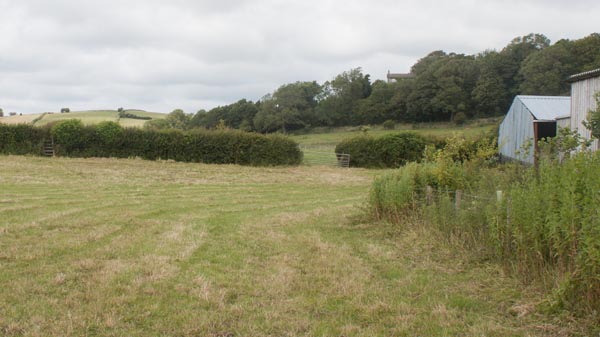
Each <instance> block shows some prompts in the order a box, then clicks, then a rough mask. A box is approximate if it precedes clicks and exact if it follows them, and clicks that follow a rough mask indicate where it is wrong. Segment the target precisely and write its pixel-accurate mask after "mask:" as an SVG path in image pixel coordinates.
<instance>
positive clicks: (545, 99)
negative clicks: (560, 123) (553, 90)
mask: <svg viewBox="0 0 600 337" xmlns="http://www.w3.org/2000/svg"><path fill="white" fill-rule="evenodd" d="M517 99H519V100H520V101H521V102H523V104H524V105H525V107H527V110H529V112H530V113H531V114H532V115H533V117H534V118H535V119H537V120H555V119H557V118H559V117H566V116H570V115H571V97H565V96H523V95H520V96H517Z"/></svg>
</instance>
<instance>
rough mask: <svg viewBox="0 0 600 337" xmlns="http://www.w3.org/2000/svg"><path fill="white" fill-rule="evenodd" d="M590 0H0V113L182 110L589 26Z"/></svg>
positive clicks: (598, 8)
mask: <svg viewBox="0 0 600 337" xmlns="http://www.w3.org/2000/svg"><path fill="white" fill-rule="evenodd" d="M599 18H600V1H597V0H568V1H567V0H521V1H517V0H504V1H503V0H492V1H475V0H455V1H434V0H414V1H412V0H408V1H406V0H371V1H365V0H303V1H283V0H219V1H207V0H170V1H159V0H102V1H95V0H0V108H3V109H4V111H5V112H9V111H16V112H22V113H33V112H44V111H57V110H60V108H61V107H69V108H71V110H89V109H116V108H118V107H125V108H138V109H144V110H149V111H159V112H169V111H172V110H173V109H176V108H182V109H184V110H185V111H186V112H189V113H194V112H196V111H197V110H199V109H210V108H213V107H215V106H217V105H223V104H229V103H233V102H235V101H237V100H238V99H241V98H246V99H250V100H253V101H255V100H257V99H260V98H261V97H262V96H263V95H265V94H267V93H269V92H273V91H274V90H275V89H277V87H279V86H280V85H282V84H285V83H290V82H295V81H309V80H310V81H312V80H316V81H318V82H319V83H323V82H324V81H326V80H329V79H331V78H333V77H334V76H335V75H337V74H339V73H341V72H343V71H345V70H349V69H351V68H356V67H362V68H363V71H364V72H365V73H367V74H370V75H371V78H372V79H373V80H375V79H383V78H385V74H386V73H387V71H388V69H389V70H391V71H392V72H408V71H409V70H410V67H411V66H412V65H413V64H414V63H415V62H416V61H417V60H418V59H419V58H421V57H423V56H425V55H427V54H428V53H429V52H431V51H434V50H439V49H442V50H444V51H446V52H457V53H465V54H474V53H477V52H480V51H484V50H486V49H496V50H499V49H501V48H502V47H504V46H505V45H506V44H508V43H509V42H510V40H512V39H513V38H514V37H516V36H522V35H526V34H528V33H531V32H535V33H542V34H545V35H546V36H547V37H548V38H550V39H551V40H552V41H553V42H555V41H557V40H559V39H563V38H568V39H578V38H582V37H585V36H587V35H589V34H590V33H593V32H595V31H596V32H597V31H599V30H600V26H599V25H598V20H599Z"/></svg>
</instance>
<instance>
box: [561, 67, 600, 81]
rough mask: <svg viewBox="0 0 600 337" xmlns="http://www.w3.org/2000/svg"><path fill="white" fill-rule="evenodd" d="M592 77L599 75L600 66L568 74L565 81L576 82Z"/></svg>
mask: <svg viewBox="0 0 600 337" xmlns="http://www.w3.org/2000/svg"><path fill="white" fill-rule="evenodd" d="M592 77H600V68H598V69H594V70H590V71H586V72H584V73H579V74H575V75H572V76H569V78H568V79H567V81H569V82H577V81H581V80H585V79H588V78H592Z"/></svg>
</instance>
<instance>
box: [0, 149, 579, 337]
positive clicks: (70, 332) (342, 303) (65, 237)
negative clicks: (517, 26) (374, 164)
mask: <svg viewBox="0 0 600 337" xmlns="http://www.w3.org/2000/svg"><path fill="white" fill-rule="evenodd" d="M0 167H2V171H1V173H0V335H4V336H48V335H64V336H82V335H92V336H93V335H101V336H300V335H301V336H341V335H345V336H415V335H421V336H453V335H463V336H483V335H485V336H523V335H544V334H549V335H553V334H558V333H563V334H566V335H568V334H572V333H573V332H574V331H576V330H573V329H575V328H569V327H564V326H561V325H560V324H557V323H556V321H554V320H553V319H552V318H550V317H546V316H543V315H540V314H539V313H536V311H535V309H534V307H535V306H534V304H535V302H536V301H538V300H539V298H538V297H536V296H537V295H536V292H534V291H531V290H529V289H526V290H520V287H519V284H518V283H517V282H516V281H515V280H513V279H511V278H508V277H506V276H505V275H504V273H503V272H502V270H501V268H500V267H499V266H498V265H495V264H491V263H487V262H483V261H473V260H472V259H470V258H468V256H467V254H466V253H465V252H464V251H462V250H460V249H458V248H450V246H448V245H445V244H442V243H441V242H444V241H445V240H439V239H438V238H437V236H436V234H435V233H432V232H428V231H426V230H425V229H418V227H411V228H406V229H404V230H403V229H402V228H401V227H399V226H393V225H389V224H385V223H371V222H369V221H367V220H366V219H365V218H363V217H362V216H361V214H363V213H362V212H363V210H362V206H363V205H364V202H365V200H366V196H367V191H368V189H369V186H370V184H371V181H372V179H373V175H374V173H373V171H367V170H360V169H335V168H327V167H318V168H314V167H286V168H253V167H239V166H233V165H225V166H218V165H200V164H184V163H175V162H149V161H142V160H115V159H63V158H37V157H17V156H0Z"/></svg>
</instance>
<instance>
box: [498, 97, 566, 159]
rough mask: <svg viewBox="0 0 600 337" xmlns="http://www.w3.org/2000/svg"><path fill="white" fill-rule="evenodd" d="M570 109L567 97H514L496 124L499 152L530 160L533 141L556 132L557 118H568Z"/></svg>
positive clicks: (533, 146)
mask: <svg viewBox="0 0 600 337" xmlns="http://www.w3.org/2000/svg"><path fill="white" fill-rule="evenodd" d="M570 111H571V98H570V97H563V96H517V97H515V99H514V101H513V103H512V105H511V106H510V109H509V110H508V113H507V114H506V117H504V120H503V121H502V123H501V124H500V130H499V134H498V147H499V150H500V155H501V156H502V157H503V158H505V159H511V160H518V161H521V162H524V163H529V164H533V163H534V153H535V152H536V151H537V141H538V140H540V139H542V138H546V137H554V136H556V126H557V120H559V121H560V120H562V119H564V118H568V116H569V114H570ZM561 123H563V124H564V123H565V122H564V121H562V122H561Z"/></svg>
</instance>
